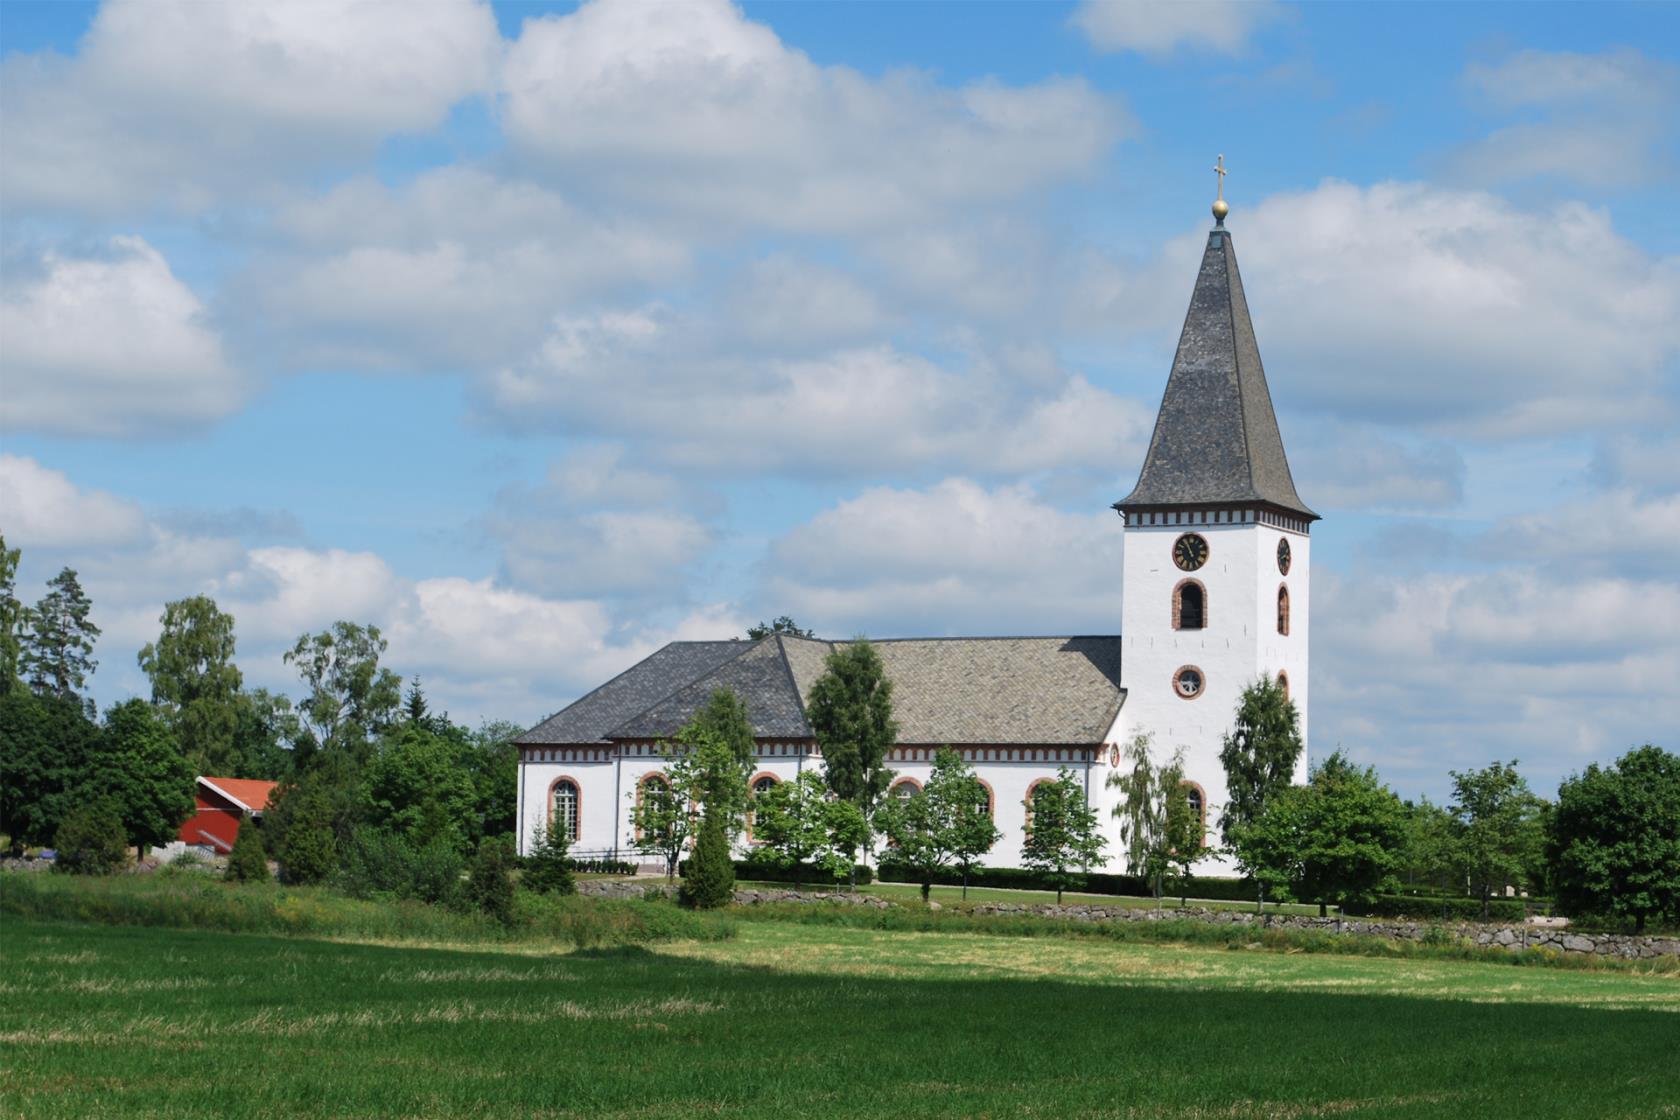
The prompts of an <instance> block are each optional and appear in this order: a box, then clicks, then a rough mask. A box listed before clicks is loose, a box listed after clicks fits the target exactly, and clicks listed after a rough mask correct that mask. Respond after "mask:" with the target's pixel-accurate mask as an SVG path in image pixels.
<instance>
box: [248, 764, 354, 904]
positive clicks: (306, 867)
mask: <svg viewBox="0 0 1680 1120" xmlns="http://www.w3.org/2000/svg"><path fill="white" fill-rule="evenodd" d="M276 793H277V794H279V795H280V797H279V800H278V805H274V804H273V799H271V808H270V810H269V811H268V812H266V813H265V814H264V818H265V821H266V820H267V819H268V818H269V817H271V816H274V815H275V812H274V810H275V808H280V809H281V813H282V815H283V816H284V819H285V822H286V823H285V830H284V832H282V833H281V836H280V838H279V849H278V856H279V862H280V877H281V879H282V880H283V881H284V882H286V883H288V884H293V885H301V886H307V885H309V884H311V883H319V882H321V881H322V880H324V879H326V877H327V876H328V875H331V874H332V872H333V869H334V868H335V867H337V865H338V836H337V834H336V832H335V831H334V821H333V803H332V799H331V798H330V797H329V796H328V793H327V790H326V789H325V788H323V787H322V786H320V785H315V784H309V785H300V786H293V787H290V788H282V789H281V790H277V791H276Z"/></svg>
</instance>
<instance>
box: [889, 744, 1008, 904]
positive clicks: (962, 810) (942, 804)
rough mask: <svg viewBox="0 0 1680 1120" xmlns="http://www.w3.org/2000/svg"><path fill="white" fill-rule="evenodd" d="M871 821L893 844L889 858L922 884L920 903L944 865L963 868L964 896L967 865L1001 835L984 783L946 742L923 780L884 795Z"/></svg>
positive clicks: (934, 757)
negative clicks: (901, 794)
mask: <svg viewBox="0 0 1680 1120" xmlns="http://www.w3.org/2000/svg"><path fill="white" fill-rule="evenodd" d="M876 821H877V823H878V824H879V825H880V826H881V831H882V832H883V833H884V834H885V835H886V837H887V840H888V841H889V842H890V843H891V844H892V846H893V850H892V861H893V862H894V863H897V864H900V865H902V866H903V867H904V868H905V869H906V870H907V871H909V872H910V873H911V874H913V875H915V876H916V881H917V882H918V883H920V884H921V888H922V901H923V902H926V901H927V900H928V897H929V895H930V894H931V893H932V890H933V880H934V877H935V876H936V875H937V874H938V873H939V871H940V869H942V868H944V867H947V866H957V867H961V868H962V871H963V893H964V897H966V896H967V893H968V871H969V868H970V866H971V865H972V864H973V862H974V860H975V859H977V858H978V857H979V856H981V855H983V854H984V853H985V852H987V851H990V850H991V847H992V845H993V844H995V843H997V839H998V837H999V836H1000V835H1002V834H1001V833H1000V832H999V831H998V828H997V825H995V824H993V823H992V817H991V814H990V813H989V812H987V795H986V788H985V787H984V786H982V785H981V784H980V780H979V779H978V778H976V777H975V776H974V771H973V770H972V769H971V768H970V767H969V766H968V764H967V763H965V762H964V761H963V760H962V756H961V755H959V754H958V753H957V752H956V751H954V750H952V749H951V748H950V747H944V748H942V749H940V750H939V751H938V752H937V753H936V754H935V755H934V756H933V770H932V772H931V773H930V774H929V775H928V780H927V784H926V785H924V786H923V787H922V788H921V789H919V790H917V791H916V792H915V793H914V794H913V795H911V796H910V797H906V798H894V797H888V798H887V799H886V801H885V802H883V803H882V805H881V808H880V809H879V810H878V811H877V813H876ZM883 858H885V857H883Z"/></svg>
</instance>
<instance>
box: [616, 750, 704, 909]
mask: <svg viewBox="0 0 1680 1120" xmlns="http://www.w3.org/2000/svg"><path fill="white" fill-rule="evenodd" d="M674 749H676V750H680V751H681V753H680V754H677V755H676V756H675V757H673V758H672V759H671V761H670V763H669V764H668V769H667V771H666V773H665V775H664V776H663V778H662V779H661V778H651V779H646V778H645V779H643V780H642V781H641V782H640V783H638V784H637V786H636V788H635V789H634V790H631V791H630V792H629V793H627V794H625V795H624V796H625V797H626V798H627V799H629V801H630V802H631V808H630V822H631V826H632V827H634V828H635V830H636V842H637V844H638V845H639V846H640V847H641V848H642V850H643V851H652V852H657V853H659V856H660V858H662V859H663V860H664V861H665V877H666V878H667V879H674V878H676V875H677V864H678V862H679V861H680V860H681V859H682V853H683V849H685V848H686V847H688V842H689V840H690V838H692V837H693V836H694V832H695V829H696V827H697V826H698V824H699V812H700V810H699V799H700V795H701V793H702V789H703V786H704V777H703V774H702V772H701V770H700V767H699V765H698V764H697V760H696V752H695V751H693V750H691V749H684V748H680V747H679V748H674Z"/></svg>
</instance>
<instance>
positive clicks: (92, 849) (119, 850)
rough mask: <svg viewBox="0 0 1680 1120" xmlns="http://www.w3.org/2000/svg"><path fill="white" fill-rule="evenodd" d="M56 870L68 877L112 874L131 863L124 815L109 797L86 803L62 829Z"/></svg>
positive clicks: (54, 865)
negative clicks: (124, 826) (124, 829)
mask: <svg viewBox="0 0 1680 1120" xmlns="http://www.w3.org/2000/svg"><path fill="white" fill-rule="evenodd" d="M55 843H56V847H57V848H58V859H57V860H56V861H55V862H54V863H53V868H52V869H53V870H54V871H59V872H63V873H65V874H67V875H109V874H111V872H113V871H116V870H118V869H119V868H121V867H122V866H123V864H125V863H127V862H128V838H127V837H125V836H124V835H123V829H122V813H121V811H120V810H119V809H118V807H117V804H116V802H115V801H112V800H111V799H110V798H108V797H101V798H96V799H94V800H92V801H83V802H82V803H80V804H79V805H77V806H76V807H75V808H73V809H71V810H70V812H68V813H66V814H65V816H64V820H63V821H62V822H61V823H60V824H59V826H58V835H57V838H56V842H55Z"/></svg>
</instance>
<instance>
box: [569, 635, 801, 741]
mask: <svg viewBox="0 0 1680 1120" xmlns="http://www.w3.org/2000/svg"><path fill="white" fill-rule="evenodd" d="M767 640H768V639H766V638H760V639H758V640H757V641H750V640H747V641H742V648H741V652H740V653H737V654H736V655H735V656H734V657H728V658H725V659H724V660H722V661H719V662H718V663H717V664H716V665H713V666H712V667H711V668H709V669H707V670H706V671H705V672H703V673H701V674H700V675H699V676H697V677H692V678H690V679H689V680H686V681H684V682H683V683H681V684H679V685H677V686H676V687H675V688H673V689H671V690H670V691H669V692H665V693H662V694H660V696H659V698H658V699H657V700H655V701H654V702H653V703H651V704H647V705H644V706H643V707H642V708H640V709H638V710H637V711H636V712H635V713H634V714H633V715H630V716H627V717H626V718H624V719H621V720H619V721H618V722H617V723H616V724H614V725H613V726H612V727H610V728H608V729H607V730H606V731H604V732H602V733H601V738H603V739H611V738H613V737H614V736H615V735H616V734H617V732H618V731H619V730H620V729H621V728H623V727H624V726H625V725H626V724H630V723H634V722H635V721H636V720H639V719H641V718H642V717H643V716H645V715H647V714H648V713H649V712H651V711H653V709H655V708H657V707H659V705H661V704H663V703H665V701H667V700H669V699H671V697H673V696H675V695H676V694H677V693H679V692H682V691H683V690H685V689H689V688H693V687H694V686H695V685H697V684H699V683H700V682H701V681H703V680H705V679H706V678H707V677H710V676H715V675H716V674H717V673H718V672H719V671H720V670H722V669H723V667H724V666H726V665H733V664H735V662H737V661H739V660H741V658H743V657H745V656H746V655H747V654H749V653H751V652H752V651H753V650H755V649H757V648H759V647H760V646H762V645H763V644H764V643H765V642H766V641H767ZM703 641H704V639H694V640H691V641H689V642H687V643H684V644H689V645H699V644H701V643H702V642H703ZM724 641H741V639H736V638H726V639H718V640H717V641H716V642H710V643H706V644H721V643H722V642H724ZM676 644H677V643H676V642H666V643H665V644H664V645H662V646H660V647H659V649H669V648H670V647H671V646H674V645H676ZM654 652H655V653H657V652H658V650H655V651H654ZM648 656H649V657H651V656H653V655H652V654H649V655H648ZM643 660H646V658H643ZM634 667H635V666H631V668H634ZM625 672H629V670H628V669H626V670H625ZM603 687H604V686H603ZM796 691H797V690H796ZM580 699H581V698H580ZM574 703H575V701H574ZM562 710H564V709H562Z"/></svg>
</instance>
